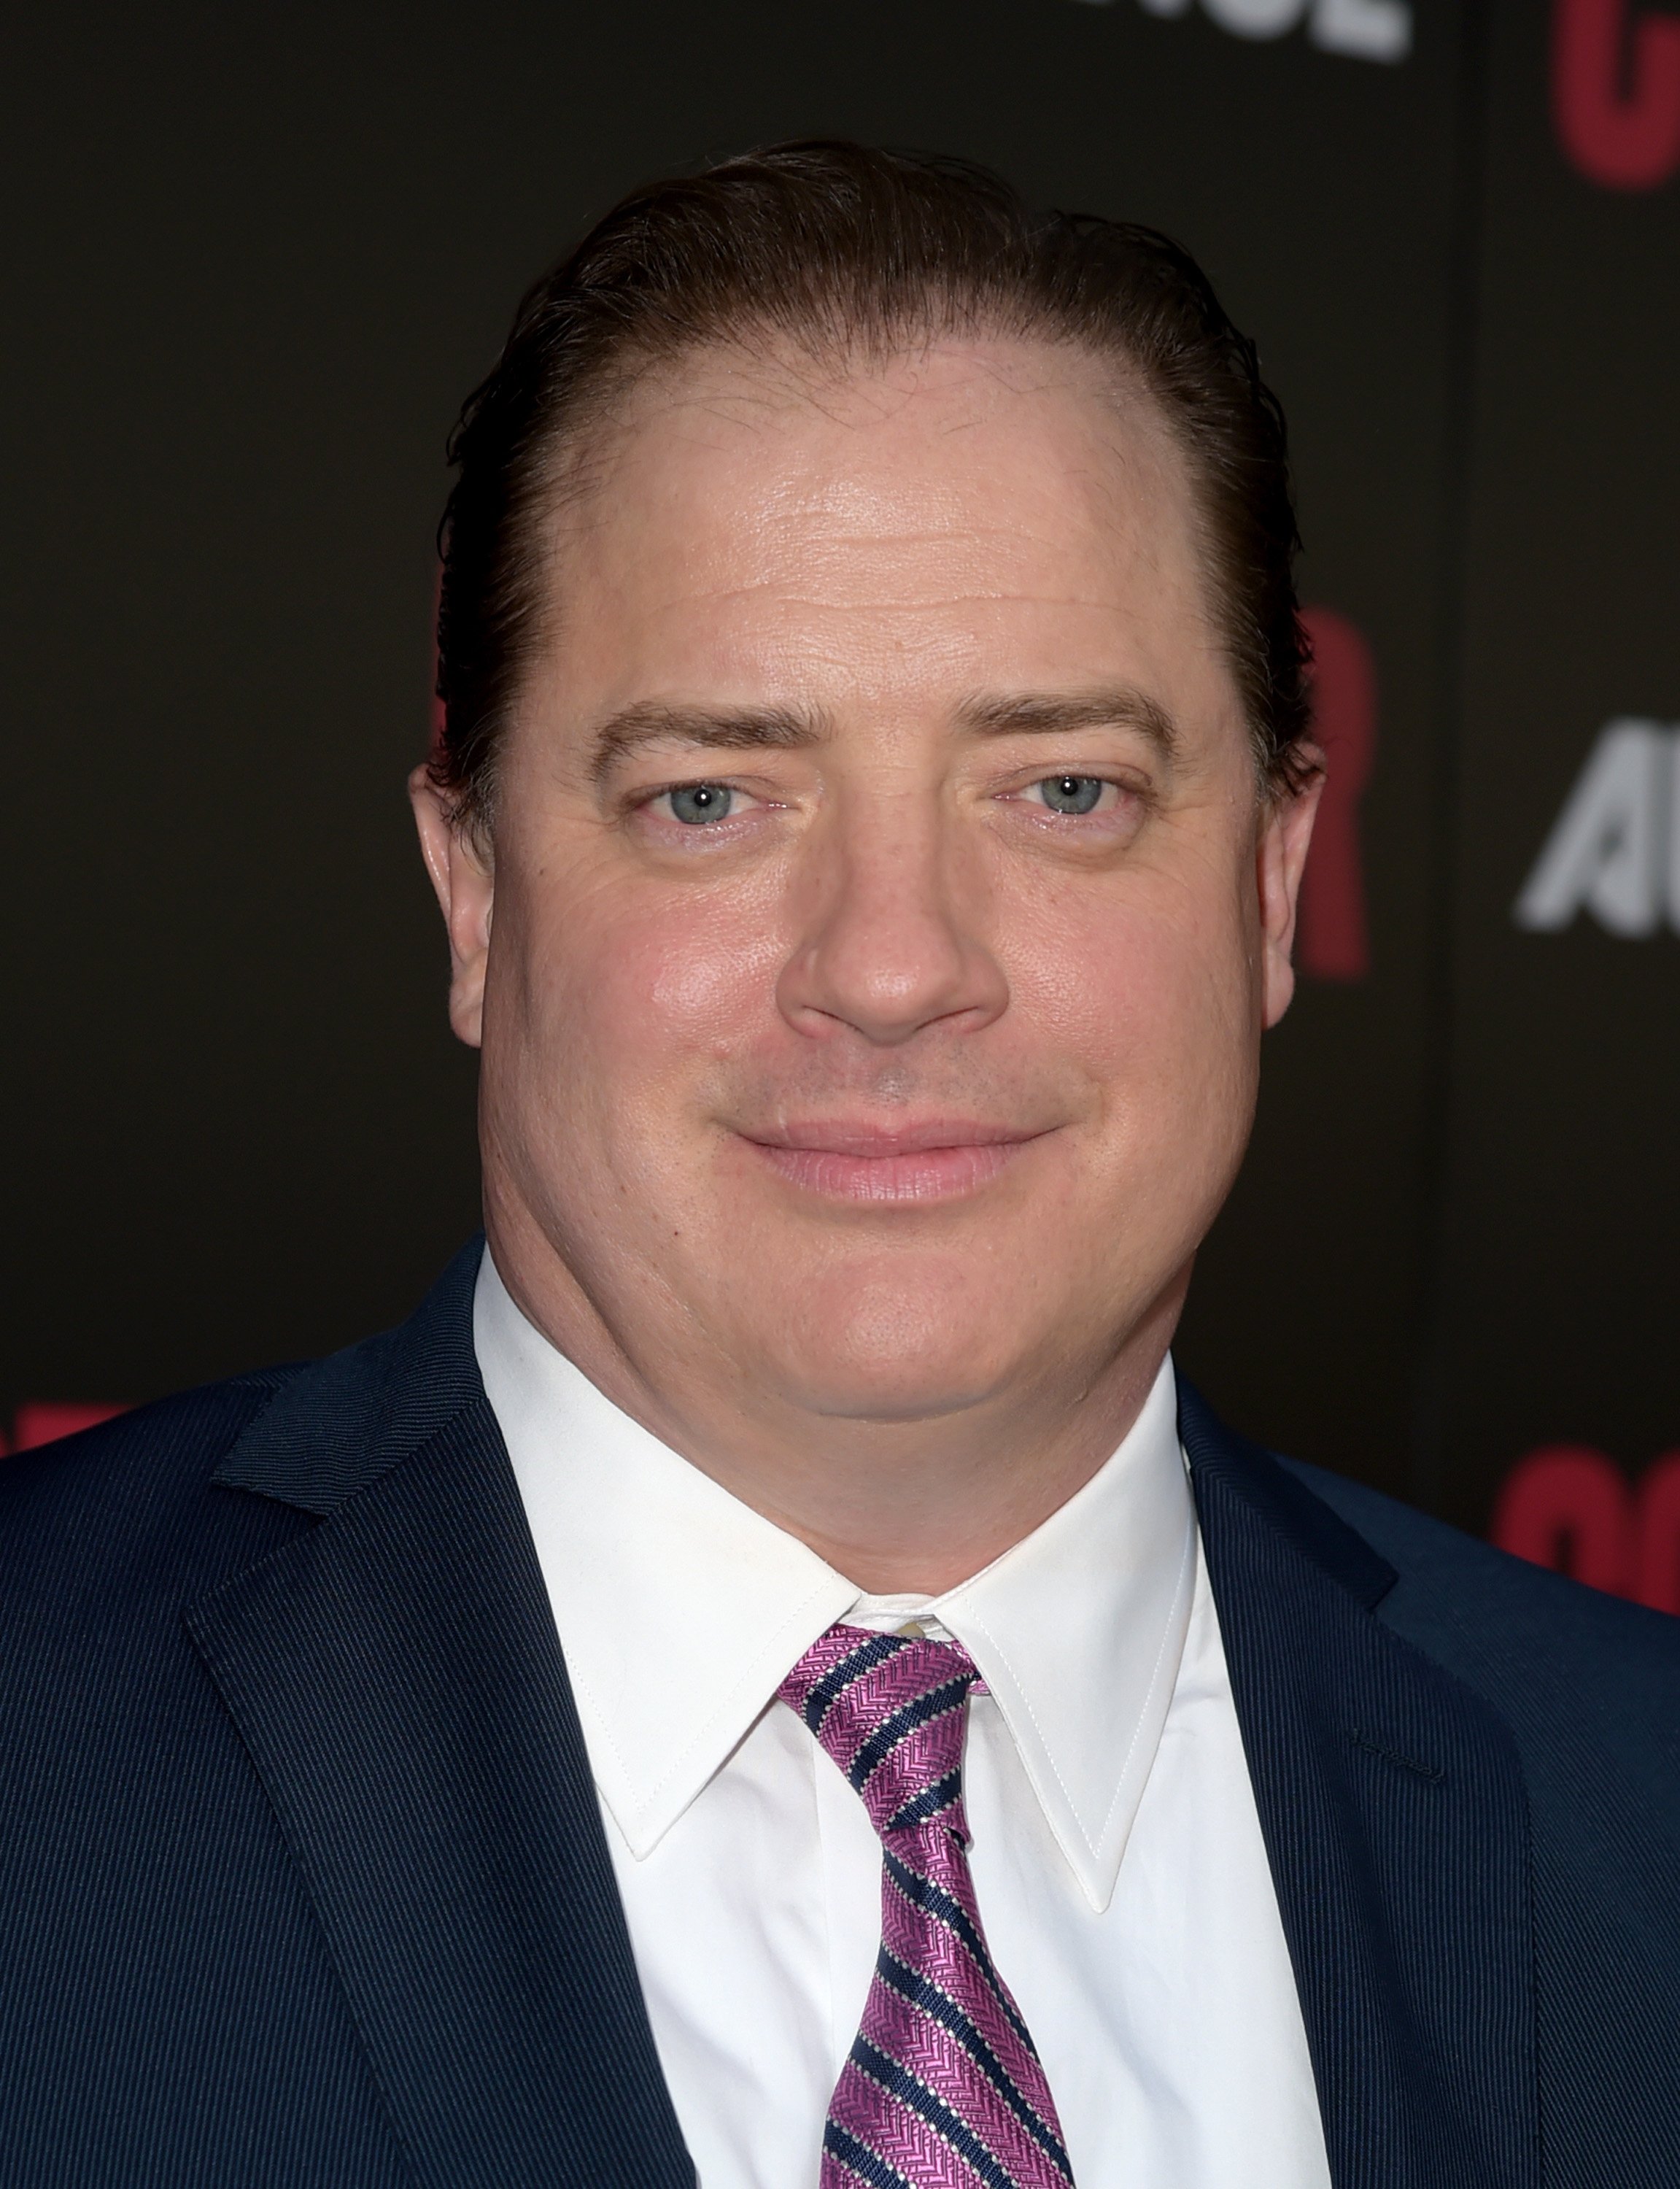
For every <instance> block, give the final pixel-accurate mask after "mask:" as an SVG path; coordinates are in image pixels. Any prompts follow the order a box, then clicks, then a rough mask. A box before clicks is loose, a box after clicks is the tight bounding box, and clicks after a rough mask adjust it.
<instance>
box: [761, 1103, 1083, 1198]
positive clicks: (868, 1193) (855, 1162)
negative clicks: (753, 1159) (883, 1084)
mask: <svg viewBox="0 0 1680 2189" xmlns="http://www.w3.org/2000/svg"><path fill="white" fill-rule="evenodd" d="M1045 1138H1046V1134H1045V1133H1044V1132H1042V1131H1035V1130H1031V1129H1026V1128H1021V1127H1018V1126H1011V1125H989V1124H984V1123H979V1122H978V1121H977V1120H975V1119H972V1118H958V1117H927V1118H922V1119H919V1120H916V1121H915V1122H913V1123H897V1124H894V1125H892V1126H885V1125H875V1124H870V1123H860V1122H856V1121H848V1120H843V1119H842V1120H834V1121H826V1122H815V1121H813V1122H810V1123H793V1124H785V1125H780V1126H778V1127H776V1128H775V1130H774V1131H769V1132H753V1133H743V1134H741V1139H742V1140H744V1141H745V1142H746V1144H747V1146H748V1147H749V1148H751V1149H752V1150H753V1152H754V1154H755V1155H757V1156H758V1157H759V1158H760V1159H761V1160H762V1161H763V1162H765V1163H766V1164H768V1166H769V1167H770V1168H771V1169H772V1170H774V1171H775V1173H776V1174H777V1175H778V1176H779V1177H781V1178H782V1179H786V1182H787V1183H788V1184H789V1185H795V1186H798V1187H800V1188H802V1189H803V1191H805V1192H807V1193H815V1194H820V1196H822V1197H823V1198H824V1199H825V1200H829V1201H849V1202H867V1203H874V1204H877V1205H881V1204H883V1203H898V1204H904V1203H911V1204H921V1205H924V1206H925V1205H926V1204H927V1202H939V1201H952V1200H956V1199H959V1198H960V1197H961V1196H963V1195H965V1194H970V1193H977V1192H978V1191H979V1190H980V1188H981V1187H982V1186H984V1185H989V1184H990V1183H991V1181H992V1180H993V1179H995V1178H997V1177H999V1176H1000V1175H1001V1174H1002V1173H1003V1172H1004V1171H1005V1170H1006V1169H1007V1168H1009V1166H1010V1164H1011V1163H1012V1162H1014V1161H1015V1159H1016V1158H1017V1157H1018V1156H1019V1155H1020V1153H1021V1151H1022V1150H1023V1149H1024V1148H1027V1147H1030V1146H1031V1145H1032V1144H1033V1142H1034V1141H1035V1140H1043V1139H1045Z"/></svg>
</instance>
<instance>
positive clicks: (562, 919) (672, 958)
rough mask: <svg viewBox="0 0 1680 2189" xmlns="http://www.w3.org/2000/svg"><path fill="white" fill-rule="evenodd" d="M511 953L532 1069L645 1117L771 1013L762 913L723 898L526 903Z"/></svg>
mask: <svg viewBox="0 0 1680 2189" xmlns="http://www.w3.org/2000/svg"><path fill="white" fill-rule="evenodd" d="M521 926H522V927H523V929H524V930H525V939H523V940H516V944H515V948H516V954H517V955H518V957H519V958H520V959H521V986H522V987H523V989H524V991H525V998H526V1008H525V1010H524V1011H523V1012H522V1014H521V1015H522V1016H523V1018H524V1020H525V1046H526V1047H527V1050H528V1051H530V1052H532V1054H531V1056H530V1060H529V1061H531V1062H532V1063H533V1064H534V1065H535V1066H536V1067H537V1069H538V1070H539V1071H540V1072H543V1073H544V1077H545V1078H549V1080H550V1083H553V1081H554V1079H555V1078H560V1079H563V1080H565V1081H567V1082H569V1083H571V1084H572V1086H573V1087H574V1088H576V1089H578V1093H579V1095H580V1096H586V1095H587V1094H588V1093H589V1091H591V1090H593V1091H596V1092H600V1091H606V1092H607V1093H608V1094H609V1095H610V1098H611V1101H612V1105H613V1106H614V1107H615V1108H617V1107H619V1106H627V1107H628V1108H630V1109H634V1110H639V1111H645V1110H646V1109H647V1108H648V1107H650V1106H651V1107H656V1108H657V1107H658V1106H660V1103H661V1101H662V1100H670V1099H673V1098H674V1097H676V1096H678V1095H679V1090H681V1089H690V1088H691V1086H692V1084H693V1083H694V1081H695V1080H696V1078H700V1077H703V1075H704V1074H705V1073H706V1072H707V1071H708V1069H710V1068H712V1067H713V1066H716V1065H718V1064H719V1063H720V1062H722V1061H725V1060H727V1059H728V1058H729V1057H730V1055H732V1054H734V1053H735V1052H736V1051H737V1050H738V1049H740V1048H741V1046H742V1045H743V1044H745V1043H746V1042H747V1041H748V1040H750V1039H751V1038H753V1034H754V1033H755V1032H757V1030H758V1027H759V1026H760V1024H761V1022H762V1021H763V1020H764V1015H765V1012H766V1010H767V1009H768V1008H770V1005H771V1004H772V1003H773V998H774V994H775V968H776V964H777V956H776V946H775V939H774V926H773V923H772V922H771V920H770V919H769V918H768V917H767V916H766V908H764V907H763V906H759V905H756V904H755V905H748V906H743V905H742V904H741V903H740V902H738V901H735V900H732V899H725V897H724V895H723V893H722V892H719V894H718V895H717V897H707V896H705V895H702V894H700V893H697V892H695V891H691V890H684V891H672V892H669V893H667V892H663V891H655V892H648V891H629V890H625V889H623V888H614V887H612V886H611V885H602V886H600V887H596V888H594V889H591V888H589V887H588V886H587V885H585V886H574V887H571V888H565V889H556V890H554V891H544V892H542V893H541V894H540V896H538V897H535V898H534V900H533V902H530V904H529V905H528V907H527V909H526V913H525V917H524V919H522V920H521Z"/></svg>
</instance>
